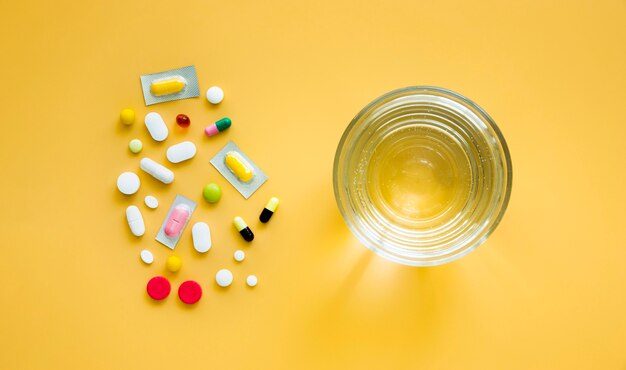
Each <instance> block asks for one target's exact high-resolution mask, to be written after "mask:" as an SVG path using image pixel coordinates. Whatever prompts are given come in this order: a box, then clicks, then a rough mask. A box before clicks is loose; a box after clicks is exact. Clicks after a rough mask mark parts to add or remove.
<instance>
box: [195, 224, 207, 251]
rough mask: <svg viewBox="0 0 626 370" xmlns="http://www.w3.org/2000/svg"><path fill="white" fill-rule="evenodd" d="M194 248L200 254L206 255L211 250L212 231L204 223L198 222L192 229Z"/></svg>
mask: <svg viewBox="0 0 626 370" xmlns="http://www.w3.org/2000/svg"><path fill="white" fill-rule="evenodd" d="M191 236H192V237H193V248H194V249H195V250H196V251H198V252H199V253H205V252H207V251H208V250H209V249H211V229H209V225H207V224H206V223H204V222H196V223H195V224H194V225H193V227H192V228H191Z"/></svg>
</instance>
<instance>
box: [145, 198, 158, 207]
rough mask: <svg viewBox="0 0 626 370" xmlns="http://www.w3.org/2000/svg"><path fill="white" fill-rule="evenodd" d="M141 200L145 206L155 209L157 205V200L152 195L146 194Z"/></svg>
mask: <svg viewBox="0 0 626 370" xmlns="http://www.w3.org/2000/svg"><path fill="white" fill-rule="evenodd" d="M143 201H144V202H145V203H146V206H147V207H148V208H151V209H155V208H156V207H158V206H159V200H158V199H157V198H155V197H153V196H152V195H146V197H145V198H143Z"/></svg>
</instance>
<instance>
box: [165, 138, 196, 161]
mask: <svg viewBox="0 0 626 370" xmlns="http://www.w3.org/2000/svg"><path fill="white" fill-rule="evenodd" d="M195 155H196V146H195V145H194V144H193V143H192V142H191V141H183V142H182V143H178V144H175V145H172V146H170V147H169V148H167V160H168V161H170V162H172V163H179V162H182V161H186V160H188V159H191V158H193V157H194V156H195Z"/></svg>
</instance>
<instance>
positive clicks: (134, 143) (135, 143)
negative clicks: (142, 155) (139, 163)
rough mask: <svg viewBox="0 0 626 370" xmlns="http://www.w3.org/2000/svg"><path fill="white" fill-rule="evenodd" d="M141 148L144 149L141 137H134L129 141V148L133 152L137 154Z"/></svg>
mask: <svg viewBox="0 0 626 370" xmlns="http://www.w3.org/2000/svg"><path fill="white" fill-rule="evenodd" d="M141 149H143V143H142V142H141V140H139V139H132V140H131V141H130V142H129V143H128V150H130V151H131V152H132V153H135V154H137V153H139V152H141Z"/></svg>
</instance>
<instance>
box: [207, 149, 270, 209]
mask: <svg viewBox="0 0 626 370" xmlns="http://www.w3.org/2000/svg"><path fill="white" fill-rule="evenodd" d="M211 164H212V165H213V167H215V169H217V170H218V171H219V173H220V174H222V176H224V178H226V180H228V182H230V184H231V185H232V186H234V187H235V189H237V191H238V192H239V193H240V194H241V195H243V197H244V198H246V199H248V198H250V196H251V195H252V194H253V193H254V192H255V191H257V189H258V188H260V187H261V185H263V183H264V182H265V181H267V175H266V174H265V173H263V171H261V169H260V168H259V166H257V165H256V164H254V162H252V161H251V160H250V158H248V156H247V155H245V154H244V153H243V152H242V151H241V149H239V147H238V146H237V145H235V143H233V142H232V141H231V142H229V143H228V144H226V145H225V146H224V147H223V148H222V150H220V151H219V152H218V153H217V154H216V155H215V156H214V157H213V158H212V159H211Z"/></svg>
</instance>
